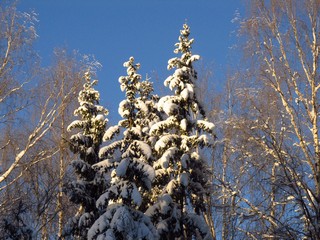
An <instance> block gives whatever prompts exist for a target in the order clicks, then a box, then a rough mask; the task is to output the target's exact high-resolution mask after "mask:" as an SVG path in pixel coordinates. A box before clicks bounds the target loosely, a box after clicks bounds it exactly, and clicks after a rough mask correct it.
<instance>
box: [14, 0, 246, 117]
mask: <svg viewBox="0 0 320 240" xmlns="http://www.w3.org/2000/svg"><path fill="white" fill-rule="evenodd" d="M18 8H19V10H22V11H28V10H34V11H35V12H36V13H38V14H39V16H38V19H39V23H38V26H37V31H38V35H39V36H40V37H39V39H38V40H37V43H36V49H37V51H38V52H39V54H40V56H42V58H43V61H44V63H48V61H49V60H50V58H51V57H52V52H53V49H54V48H56V47H67V48H68V49H69V50H72V49H76V50H79V52H80V53H82V54H92V55H94V56H95V57H96V59H97V60H98V61H99V62H100V63H101V64H102V66H103V68H102V69H101V70H100V71H99V72H98V80H99V85H98V87H97V89H98V90H99V91H100V93H101V97H102V101H101V102H102V104H103V105H105V106H106V107H107V108H109V110H110V115H109V119H110V120H111V121H112V122H113V121H115V120H117V119H118V113H117V108H118V103H119V101H121V100H122V99H123V98H124V94H123V93H122V92H121V91H120V89H119V84H118V78H119V76H121V75H125V74H126V69H125V68H124V67H123V62H124V61H127V60H128V58H129V57H130V56H134V57H135V59H136V61H137V62H140V63H141V70H140V74H141V75H142V76H143V77H144V76H146V74H148V75H149V76H154V72H156V73H157V75H158V76H159V80H160V82H161V84H162V83H163V80H164V79H165V78H166V77H167V76H168V75H169V74H170V72H169V71H167V70H166V68H167V61H168V59H170V58H172V57H174V56H175V54H174V53H173V49H174V44H175V43H176V42H177V39H178V36H179V30H180V29H181V28H182V25H183V23H184V22H185V20H187V23H188V24H189V26H190V28H191V37H193V38H195V43H194V45H193V53H196V54H199V55H200V56H201V57H202V61H203V64H204V65H212V66H213V67H214V72H215V74H214V75H215V77H214V78H213V79H214V81H216V83H215V84H216V85H219V82H221V81H223V77H224V69H225V67H226V65H227V56H228V52H229V47H230V46H232V45H233V44H234V43H235V42H236V39H235V34H231V33H232V32H233V31H234V30H235V29H236V25H235V24H233V23H231V20H232V19H233V18H234V14H235V11H236V10H238V11H239V12H240V14H241V13H242V12H243V6H242V1H240V0H133V1H130V0H126V1H125V0H20V3H19V5H18Z"/></svg>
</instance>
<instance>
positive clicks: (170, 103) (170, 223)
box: [146, 24, 214, 239]
mask: <svg viewBox="0 0 320 240" xmlns="http://www.w3.org/2000/svg"><path fill="white" fill-rule="evenodd" d="M189 34H190V29H189V27H188V25H187V24H184V25H183V30H181V35H180V37H179V42H178V43H177V44H176V45H175V46H176V49H175V50H174V53H176V54H178V53H181V57H180V58H179V57H176V58H172V59H170V60H169V61H168V70H170V69H173V68H175V71H174V73H173V75H171V76H169V77H168V78H167V79H166V80H165V82H164V84H165V86H167V87H169V88H170V90H172V91H174V94H173V95H168V96H164V97H162V98H161V99H160V100H159V102H158V110H159V111H160V112H162V113H163V114H165V116H166V117H165V120H162V121H160V122H158V123H156V124H154V125H153V126H152V128H151V129H150V135H151V136H153V137H155V138H156V142H155V146H154V148H155V151H156V153H157V156H158V158H157V161H155V162H154V165H153V166H154V168H155V172H156V177H155V181H154V188H153V192H154V199H157V201H156V202H155V203H154V205H153V206H151V207H150V208H149V209H148V210H147V211H146V214H147V215H148V216H150V218H151V219H152V221H153V223H154V225H155V226H156V229H157V231H158V234H159V235H160V238H161V239H192V238H197V239H199V238H200V239H211V235H210V231H209V229H208V227H207V225H206V223H205V221H204V218H203V216H202V213H203V212H204V211H205V205H204V196H205V195H206V194H207V193H208V189H207V187H208V186H209V185H210V184H209V180H208V166H207V164H206V162H205V161H204V160H203V158H202V157H201V154H200V151H199V149H200V148H203V147H205V146H210V145H212V144H213V142H214V138H213V130H214V124H213V123H210V122H208V121H207V120H206V118H205V114H204V111H203V110H202V108H201V106H200V104H199V102H198V100H197V96H196V93H195V81H196V80H197V73H196V71H195V70H194V67H193V62H194V61H196V60H198V59H199V58H200V57H199V56H198V55H192V53H191V45H192V43H193V41H194V40H193V39H189Z"/></svg>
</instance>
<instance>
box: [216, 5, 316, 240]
mask: <svg viewBox="0 0 320 240" xmlns="http://www.w3.org/2000/svg"><path fill="white" fill-rule="evenodd" d="M249 6H250V12H249V15H248V17H246V18H245V19H243V20H242V21H241V31H240V33H241V34H243V35H242V36H243V37H244V40H245V41H244V44H243V46H244V56H245V57H246V58H247V60H248V61H246V62H244V61H243V62H242V67H243V68H245V69H246V70H244V74H243V75H241V78H240V79H241V80H242V82H238V83H237V84H236V85H235V89H233V92H234V97H235V99H236V101H237V106H236V108H234V109H236V111H234V112H233V114H231V115H229V116H228V119H227V122H226V123H227V125H228V126H229V129H232V134H231V135H230V136H229V137H227V138H226V141H227V143H228V144H227V145H226V146H227V148H226V154H227V156H228V161H229V164H230V165H229V164H228V165H229V177H228V178H227V179H223V178H222V177H221V176H218V174H216V176H218V177H217V178H218V184H220V186H223V187H224V189H225V191H226V192H225V193H224V194H226V193H227V197H229V199H234V202H233V203H234V204H233V206H234V213H235V214H236V216H237V218H236V219H235V222H234V229H236V230H237V231H238V232H242V233H243V236H247V237H250V238H253V239H259V238H260V236H263V237H265V238H287V239H299V238H306V239H319V236H320V235H319V132H318V127H319V123H318V119H319V113H318V111H319V104H318V101H319V93H318V91H319V76H318V75H319V67H318V61H319V43H318V41H319V9H320V8H319V1H313V0H307V1H289V0H288V1H260V0H259V1H258V0H257V1H255V0H253V1H249ZM237 163H238V164H239V163H241V165H240V166H238V168H237V169H238V170H237V172H234V171H233V170H232V165H233V166H236V164H237ZM239 169H240V171H239ZM232 174H233V175H232ZM231 202H232V201H230V205H231Z"/></svg>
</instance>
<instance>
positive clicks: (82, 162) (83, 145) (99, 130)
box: [64, 72, 108, 239]
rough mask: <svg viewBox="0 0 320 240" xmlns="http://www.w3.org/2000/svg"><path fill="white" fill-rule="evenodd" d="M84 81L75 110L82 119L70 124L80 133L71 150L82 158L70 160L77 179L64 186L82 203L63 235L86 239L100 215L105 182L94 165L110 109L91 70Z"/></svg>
mask: <svg viewBox="0 0 320 240" xmlns="http://www.w3.org/2000/svg"><path fill="white" fill-rule="evenodd" d="M84 79H85V83H84V85H83V90H81V91H80V92H79V97H78V101H79V105H80V106H79V107H78V108H77V109H76V110H75V111H74V115H75V116H79V117H80V119H79V120H75V121H73V122H72V123H71V124H70V125H69V126H68V131H71V130H72V129H77V130H78V132H77V133H76V134H74V135H72V137H71V139H70V149H71V151H72V152H73V153H75V154H79V159H77V160H73V161H72V162H71V165H72V167H73V168H74V171H75V174H76V176H77V179H76V180H75V181H73V182H72V183H70V184H68V185H67V186H65V192H66V193H67V195H68V196H69V199H70V201H72V202H73V203H75V204H78V205H80V207H79V211H78V213H77V214H76V216H75V217H73V218H72V219H70V221H69V223H68V225H67V226H66V228H65V231H64V237H68V236H73V238H76V239H87V232H88V229H89V228H90V227H91V225H92V224H93V222H94V221H95V220H96V218H97V216H98V215H97V214H98V212H97V209H96V205H95V203H96V200H97V197H99V196H100V195H99V193H102V192H103V191H104V190H105V183H104V181H103V179H102V178H101V177H100V176H99V175H98V173H97V171H96V170H95V169H93V168H92V165H94V164H96V163H97V162H99V150H100V145H101V143H102V137H103V135H104V133H105V129H106V124H107V119H106V116H107V115H108V110H107V109H105V108H104V107H103V106H101V105H99V100H100V94H99V92H98V91H97V90H95V89H94V85H96V84H97V82H98V81H97V80H94V81H91V74H90V72H86V73H85V74H84Z"/></svg>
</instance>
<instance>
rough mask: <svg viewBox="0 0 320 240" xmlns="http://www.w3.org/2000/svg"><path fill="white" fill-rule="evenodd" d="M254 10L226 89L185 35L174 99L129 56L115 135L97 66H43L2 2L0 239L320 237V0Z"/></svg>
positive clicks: (88, 61) (89, 61)
mask: <svg viewBox="0 0 320 240" xmlns="http://www.w3.org/2000/svg"><path fill="white" fill-rule="evenodd" d="M246 4H247V5H246V13H245V15H244V16H242V17H241V18H240V17H239V16H237V18H236V20H237V23H238V26H239V28H238V31H237V38H238V39H237V41H236V42H237V47H236V48H234V49H233V51H234V56H236V57H237V58H239V61H233V63H232V64H231V63H230V67H229V68H228V72H227V73H226V79H225V81H224V82H223V84H224V86H223V88H222V90H221V91H218V90H214V89H211V88H209V87H207V86H208V84H209V85H210V83H208V77H207V76H208V74H209V72H211V71H213V70H212V69H204V68H200V67H199V64H197V61H198V60H199V59H200V56H199V55H194V54H193V53H192V45H193V44H196V41H195V42H194V40H193V37H195V39H196V36H193V35H192V29H191V30H190V27H189V26H188V25H187V24H184V25H183V27H182V29H181V31H180V33H177V35H178V34H179V39H178V42H177V43H176V44H175V45H174V46H173V47H174V54H173V56H168V59H169V61H168V70H169V71H168V77H167V78H166V79H163V81H164V85H165V87H166V88H168V92H169V93H168V94H167V95H161V94H158V93H157V91H156V89H154V86H153V83H152V79H149V78H147V79H144V78H142V76H141V75H140V74H139V68H140V63H138V62H139V61H138V59H137V60H136V59H134V57H130V58H129V59H128V61H127V62H125V63H124V64H123V66H124V74H123V76H120V77H119V87H120V89H121V91H122V92H123V99H124V100H123V101H121V102H120V103H119V115H120V120H119V122H118V123H116V124H113V125H112V124H111V123H109V122H108V115H109V112H108V109H107V107H108V106H102V105H101V103H100V93H99V90H98V89H99V83H98V80H96V78H97V76H96V74H95V73H96V72H97V70H98V69H99V68H100V64H99V63H98V62H97V61H96V60H95V59H94V58H93V57H92V58H90V57H88V56H87V55H81V54H80V53H78V52H76V51H69V50H67V49H58V48H57V49H56V50H55V51H54V54H53V55H54V59H53V60H52V62H51V64H50V65H49V66H47V67H43V66H42V64H41V61H40V57H39V56H38V54H37V53H36V50H35V48H34V45H33V44H34V42H35V40H36V39H37V32H36V27H37V24H36V23H37V15H36V14H35V13H34V12H29V13H25V12H20V11H18V10H17V5H16V3H11V2H10V1H2V2H0V29H1V31H0V131H1V135H0V136H1V137H0V239H12V240H13V239H320V152H319V151H320V142H319V131H318V129H319V127H320V126H319V114H320V113H319V110H320V105H319V104H320V103H319V100H320V96H319V89H320V76H319V66H318V65H319V48H320V45H319V40H320V35H319V32H320V31H319V30H320V29H319V28H320V27H319V24H320V1H319V0H303V1H298V0H284V1H276V0H270V1H267V0H250V1H247V2H246ZM190 25H191V26H192V23H190ZM213 44H214V43H213ZM200 54H201V53H200ZM170 57H173V58H170ZM234 62H237V64H234ZM119 64H122V63H119ZM141 64H142V65H143V63H141ZM211 79H214V77H213V78H210V80H211Z"/></svg>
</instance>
